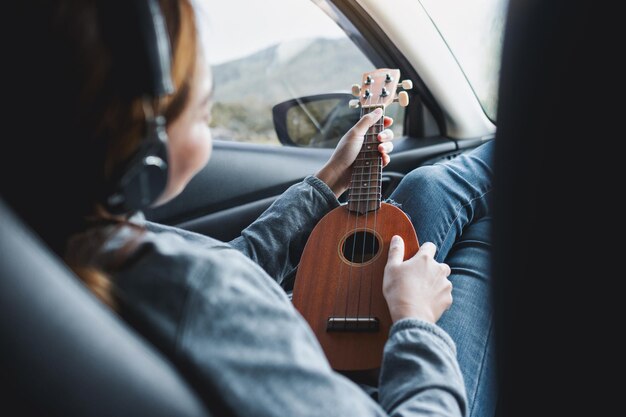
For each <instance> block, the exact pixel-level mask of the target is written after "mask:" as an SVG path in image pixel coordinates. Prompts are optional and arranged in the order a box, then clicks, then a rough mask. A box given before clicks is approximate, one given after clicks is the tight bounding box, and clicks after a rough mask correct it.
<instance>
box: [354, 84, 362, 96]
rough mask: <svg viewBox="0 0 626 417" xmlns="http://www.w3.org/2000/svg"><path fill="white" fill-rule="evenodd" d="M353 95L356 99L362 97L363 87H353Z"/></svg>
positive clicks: (356, 85)
mask: <svg viewBox="0 0 626 417" xmlns="http://www.w3.org/2000/svg"><path fill="white" fill-rule="evenodd" d="M352 95H353V96H354V97H358V96H360V95H361V86H360V85H358V84H353V85H352Z"/></svg>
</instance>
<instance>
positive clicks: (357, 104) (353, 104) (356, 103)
mask: <svg viewBox="0 0 626 417" xmlns="http://www.w3.org/2000/svg"><path fill="white" fill-rule="evenodd" d="M348 106H350V108H351V109H358V108H359V107H361V103H360V102H359V100H358V99H356V98H355V99H352V100H350V101H349V102H348Z"/></svg>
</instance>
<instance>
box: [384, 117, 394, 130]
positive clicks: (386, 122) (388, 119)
mask: <svg viewBox="0 0 626 417" xmlns="http://www.w3.org/2000/svg"><path fill="white" fill-rule="evenodd" d="M392 124H393V119H392V118H391V117H389V116H385V118H384V119H383V125H384V126H385V127H389V126H391V125H392Z"/></svg>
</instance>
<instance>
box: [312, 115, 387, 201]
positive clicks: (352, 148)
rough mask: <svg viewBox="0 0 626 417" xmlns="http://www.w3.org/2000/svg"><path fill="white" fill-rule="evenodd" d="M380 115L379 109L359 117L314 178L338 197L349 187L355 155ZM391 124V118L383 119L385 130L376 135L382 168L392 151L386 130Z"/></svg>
mask: <svg viewBox="0 0 626 417" xmlns="http://www.w3.org/2000/svg"><path fill="white" fill-rule="evenodd" d="M381 115H382V110H381V109H376V110H374V111H373V112H371V113H368V114H366V115H365V116H363V117H361V119H360V120H359V121H358V122H357V123H356V124H355V125H354V126H353V127H352V129H350V130H349V131H348V133H346V134H345V135H344V136H343V137H342V138H341V140H340V141H339V143H338V144H337V147H336V148H335V152H333V154H332V156H331V157H330V159H329V160H328V162H327V163H326V165H324V167H323V168H322V169H321V170H320V171H319V172H318V173H317V174H315V176H316V177H317V178H319V179H320V180H322V181H324V182H325V183H326V185H328V186H329V187H330V189H331V190H333V193H334V194H335V195H336V196H337V197H339V196H340V195H341V194H343V193H344V192H345V191H346V190H347V189H348V186H349V185H350V177H351V176H352V164H353V163H354V160H355V159H356V157H357V155H358V154H359V152H360V151H361V145H362V144H363V139H364V138H365V133H367V130H368V129H369V128H370V127H372V126H373V125H374V123H376V122H377V121H379V120H380V117H381ZM392 123H393V119H392V118H391V117H386V116H385V118H384V121H383V124H384V127H385V129H384V130H383V131H382V132H380V133H379V134H378V138H377V139H378V141H379V142H380V144H378V151H379V152H380V153H381V155H382V161H383V167H384V166H386V165H387V164H388V163H389V161H390V157H389V153H390V152H391V151H392V150H393V143H391V141H392V140H393V131H392V130H391V129H387V128H388V127H389V126H391V125H392Z"/></svg>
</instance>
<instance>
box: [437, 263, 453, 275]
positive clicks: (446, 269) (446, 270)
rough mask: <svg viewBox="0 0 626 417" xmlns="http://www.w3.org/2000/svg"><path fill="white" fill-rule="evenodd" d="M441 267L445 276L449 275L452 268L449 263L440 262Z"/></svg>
mask: <svg viewBox="0 0 626 417" xmlns="http://www.w3.org/2000/svg"><path fill="white" fill-rule="evenodd" d="M439 268H441V270H442V271H443V274H444V276H446V277H449V276H450V273H451V272H452V270H451V269H450V265H448V264H439Z"/></svg>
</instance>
